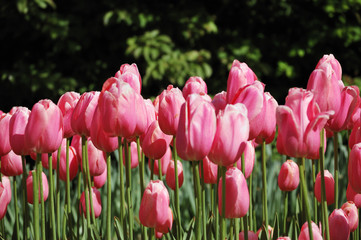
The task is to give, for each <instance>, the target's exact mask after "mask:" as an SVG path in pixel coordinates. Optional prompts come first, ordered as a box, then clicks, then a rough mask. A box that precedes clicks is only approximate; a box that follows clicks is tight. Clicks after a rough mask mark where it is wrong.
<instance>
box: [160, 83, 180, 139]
mask: <svg viewBox="0 0 361 240" xmlns="http://www.w3.org/2000/svg"><path fill="white" fill-rule="evenodd" d="M184 102H185V100H184V97H183V95H182V92H181V90H179V88H173V86H172V85H169V86H168V87H167V89H166V90H164V91H163V92H162V94H161V95H160V97H159V112H158V121H159V127H160V129H162V131H163V132H164V133H165V134H168V135H173V136H174V135H176V133H177V129H178V123H179V114H180V109H181V106H182V104H183V103H184Z"/></svg>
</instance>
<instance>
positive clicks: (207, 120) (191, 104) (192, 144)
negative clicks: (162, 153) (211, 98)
mask: <svg viewBox="0 0 361 240" xmlns="http://www.w3.org/2000/svg"><path fill="white" fill-rule="evenodd" d="M216 121H217V120H216V114H215V110H214V107H213V105H212V104H211V103H210V102H208V101H205V100H204V99H203V98H202V97H201V95H198V94H191V95H189V96H188V97H187V100H186V102H185V103H184V104H183V105H182V108H181V112H180V117H179V125H178V130H177V141H176V148H177V153H178V155H179V157H180V158H182V159H184V160H188V161H200V160H202V159H203V158H204V157H205V156H207V155H208V153H209V151H210V149H211V147H212V143H213V139H214V135H215V133H216Z"/></svg>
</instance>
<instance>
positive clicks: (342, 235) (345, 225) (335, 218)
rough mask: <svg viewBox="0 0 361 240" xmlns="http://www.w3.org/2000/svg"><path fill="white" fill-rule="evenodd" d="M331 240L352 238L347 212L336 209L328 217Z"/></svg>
mask: <svg viewBox="0 0 361 240" xmlns="http://www.w3.org/2000/svg"><path fill="white" fill-rule="evenodd" d="M328 224H329V229H330V240H346V239H349V236H350V225H349V221H348V218H347V216H346V214H345V212H344V211H343V210H342V209H335V210H333V212H332V213H331V215H330V216H329V217H328Z"/></svg>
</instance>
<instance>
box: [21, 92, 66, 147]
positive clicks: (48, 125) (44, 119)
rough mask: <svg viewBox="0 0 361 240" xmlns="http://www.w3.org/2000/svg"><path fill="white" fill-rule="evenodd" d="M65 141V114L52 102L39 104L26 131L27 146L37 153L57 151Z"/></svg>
mask: <svg viewBox="0 0 361 240" xmlns="http://www.w3.org/2000/svg"><path fill="white" fill-rule="evenodd" d="M62 140H63V114H62V113H61V111H60V108H59V107H58V106H57V105H55V104H54V103H53V102H52V101H51V100H48V99H45V100H40V101H39V102H37V103H36V104H35V105H34V106H33V108H32V110H31V113H30V116H29V121H28V124H27V125H26V129H25V144H26V146H27V147H28V148H29V149H30V150H31V151H34V152H37V153H52V152H54V151H56V150H57V149H58V148H59V146H60V144H61V141H62Z"/></svg>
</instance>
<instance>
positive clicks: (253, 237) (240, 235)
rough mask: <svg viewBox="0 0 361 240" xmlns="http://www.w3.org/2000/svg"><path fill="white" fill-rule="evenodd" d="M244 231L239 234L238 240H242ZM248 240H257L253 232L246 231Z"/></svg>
mask: <svg viewBox="0 0 361 240" xmlns="http://www.w3.org/2000/svg"><path fill="white" fill-rule="evenodd" d="M244 239H245V238H244V231H242V232H240V233H239V240H244ZM248 240H258V237H257V234H255V233H254V232H253V231H248Z"/></svg>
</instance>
